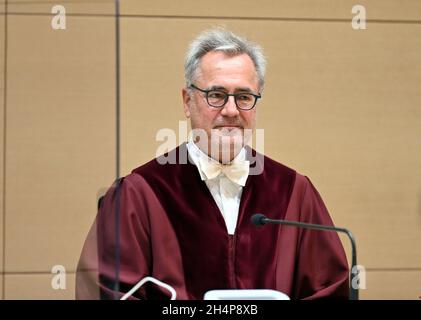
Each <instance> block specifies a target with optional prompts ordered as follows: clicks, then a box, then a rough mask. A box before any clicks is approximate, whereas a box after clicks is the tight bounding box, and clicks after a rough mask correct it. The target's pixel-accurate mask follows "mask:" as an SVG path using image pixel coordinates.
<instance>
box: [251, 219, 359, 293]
mask: <svg viewBox="0 0 421 320" xmlns="http://www.w3.org/2000/svg"><path fill="white" fill-rule="evenodd" d="M251 222H252V223H253V224H254V225H255V226H258V227H260V226H263V225H265V224H283V225H287V226H294V227H298V228H304V229H314V230H326V231H334V232H342V233H345V234H346V235H347V236H348V238H349V240H350V241H351V247H352V262H351V265H352V267H351V272H350V276H349V299H350V300H358V287H357V288H356V289H355V288H353V286H352V274H353V270H355V274H356V275H358V269H357V267H356V266H357V246H356V244H355V238H354V236H353V234H352V233H351V231H349V230H348V229H345V228H338V227H334V226H325V225H321V224H313V223H305V222H298V221H288V220H274V219H269V218H267V217H266V216H265V215H264V214H261V213H256V214H254V215H252V217H251Z"/></svg>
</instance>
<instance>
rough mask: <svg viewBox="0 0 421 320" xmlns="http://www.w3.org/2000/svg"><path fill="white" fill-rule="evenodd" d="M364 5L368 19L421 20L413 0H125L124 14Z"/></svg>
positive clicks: (305, 14) (329, 14)
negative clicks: (210, 0) (206, 0)
mask: <svg viewBox="0 0 421 320" xmlns="http://www.w3.org/2000/svg"><path fill="white" fill-rule="evenodd" d="M356 4H360V5H364V6H365V8H366V11H367V18H368V19H383V20H406V21H408V20H420V19H421V3H420V2H419V1H412V0H403V1H395V0H361V1H357V2H356V1H353V0H341V1H336V0H318V1H314V0H295V1H290V0H263V1H259V2H256V1H252V0H247V1H243V0H234V1H224V0H215V1H212V3H211V4H210V3H208V2H203V1H194V0H180V1H171V0H165V1H146V0H125V1H121V7H122V10H121V12H122V14H126V15H155V16H196V17H215V18H218V17H234V18H235V17H250V18H253V19H254V18H275V19H276V18H296V19H349V20H350V21H351V19H352V17H353V14H352V12H351V10H352V7H353V6H354V5H356Z"/></svg>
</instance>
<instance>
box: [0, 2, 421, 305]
mask: <svg viewBox="0 0 421 320" xmlns="http://www.w3.org/2000/svg"><path fill="white" fill-rule="evenodd" d="M15 2H18V1H15ZM52 3H54V4H55V2H52ZM240 3H241V5H240ZM358 3H360V4H364V5H366V8H367V15H368V18H369V19H374V21H370V20H369V22H368V29H366V30H359V31H356V30H353V29H352V28H351V18H352V14H351V8H352V6H353V5H354V4H355V2H354V1H340V2H339V1H334V0H323V1H322V0H320V1H314V0H307V1H304V0H302V1H286V0H285V1H262V2H259V5H256V2H255V1H253V2H251V1H250V2H249V4H247V3H245V2H244V1H239V0H237V1H230V2H227V1H214V2H213V5H212V6H207V5H205V4H204V3H202V2H198V1H192V0H189V1H187V0H186V1H169V0H168V1H155V2H149V1H148V2H147V3H146V2H145V1H140V0H126V1H124V0H123V1H122V7H121V13H122V14H123V15H124V16H123V17H122V18H121V64H122V65H121V90H122V91H121V94H122V96H121V141H120V142H121V158H120V160H121V174H123V175H124V174H127V173H128V172H130V170H131V169H133V168H134V167H136V166H138V165H140V164H142V163H144V162H146V161H148V160H149V159H151V158H152V157H154V156H155V151H156V148H157V147H158V145H159V143H158V142H156V141H155V135H156V132H157V131H158V130H159V129H161V128H165V127H168V128H174V129H178V121H179V120H183V119H184V117H183V113H182V104H181V95H180V89H181V87H182V86H183V77H182V67H183V56H184V53H185V49H186V46H187V44H188V42H189V41H190V40H191V39H192V38H193V37H194V36H195V35H196V34H197V33H198V32H200V31H201V30H203V29H204V28H207V27H210V26H213V25H216V24H217V25H221V24H223V25H226V26H227V27H229V28H231V29H233V30H234V31H237V32H239V33H242V34H245V35H247V36H248V37H250V38H251V39H253V40H255V41H257V42H259V43H261V44H262V45H263V47H264V48H265V51H266V53H267V57H268V62H269V64H268V74H267V85H266V88H265V91H264V93H263V100H262V101H261V103H260V104H259V105H258V108H259V109H258V128H264V129H265V151H266V153H267V154H268V155H269V156H271V157H272V158H274V159H276V160H278V161H280V162H283V163H285V164H286V165H289V166H291V167H293V168H295V169H297V170H298V171H300V172H301V173H304V174H306V175H308V176H309V177H310V178H311V179H312V181H313V183H314V184H315V185H316V187H317V188H318V190H319V191H320V193H321V194H322V196H323V198H324V200H325V202H326V204H327V206H328V208H329V209H330V212H331V214H332V216H333V219H334V221H335V223H336V224H337V225H338V226H344V227H348V228H350V229H351V230H352V231H353V232H354V234H355V236H356V238H357V242H358V251H359V252H358V257H359V263H360V264H362V265H364V266H365V267H366V268H367V271H368V272H367V276H366V278H367V289H366V290H362V291H361V297H362V298H365V299H377V298H378V299H393V298H395V299H418V298H419V296H420V295H421V251H420V250H419V248H418V246H417V244H418V243H421V231H420V230H421V166H420V164H421V139H420V138H419V137H420V136H421V108H420V107H419V106H420V105H421V91H420V90H419V87H420V84H421V66H420V65H419V57H420V56H421V10H420V9H421V2H418V1H409V0H408V1H392V0H372V1H359V2H358ZM51 6H52V5H50V4H45V3H42V4H35V3H33V4H20V3H17V4H10V5H9V11H10V12H12V13H13V14H10V15H9V16H8V26H7V29H8V41H7V53H8V59H7V79H6V80H7V105H6V119H5V121H1V124H0V126H3V123H4V122H5V123H6V130H4V129H3V128H0V132H1V133H0V147H1V152H0V178H1V183H0V185H1V186H3V181H4V182H5V186H6V190H5V191H6V192H5V193H4V194H5V199H4V200H5V212H4V213H3V212H2V211H0V212H1V213H2V214H5V218H6V219H5V222H6V224H5V231H6V234H5V243H4V244H3V245H2V246H1V248H2V249H3V248H4V249H5V258H6V261H5V270H4V271H5V278H4V281H3V282H2V283H3V284H2V285H3V286H4V289H5V298H6V299H7V298H10V299H11V298H19V297H21V298H57V299H61V298H73V297H74V295H73V283H70V282H72V281H73V280H72V279H74V273H73V272H74V270H75V266H76V262H77V259H78V255H79V252H80V249H81V245H82V243H83V240H84V237H85V235H86V232H87V230H88V228H89V226H90V224H91V222H92V219H93V217H94V215H95V207H96V198H97V194H98V193H99V192H100V190H101V189H103V188H104V187H107V186H109V185H110V184H111V183H112V181H113V179H114V176H115V106H114V101H115V83H114V58H115V56H114V50H115V47H114V45H115V43H114V40H115V38H114V19H113V17H112V16H111V15H112V12H113V5H112V2H110V1H98V3H97V4H96V3H86V4H81V3H77V2H75V3H71V2H70V3H69V4H67V5H65V6H66V9H67V13H68V14H69V15H68V17H67V29H66V30H62V31H54V30H52V29H51V27H50V17H48V16H46V15H42V14H43V13H48V12H50V10H51ZM217 8H224V10H223V12H224V14H223V17H220V11H219V10H217ZM25 13H32V14H31V15H26V14H25ZM34 13H40V14H39V15H34ZM72 14H75V15H74V16H72ZM2 19H4V15H0V26H2V25H3V23H2V21H3V20H2ZM1 28H2V27H0V30H2V29H1ZM3 36H4V32H0V42H1V43H0V59H1V60H0V66H1V67H0V71H1V70H2V68H3V61H4V59H3V55H4V52H5V50H4V47H3V44H4V39H3ZM2 75H3V72H1V75H0V98H2V94H3V89H2V88H3V86H2V81H1V80H2V77H1V76H2ZM2 103H3V99H1V100H0V106H1V107H3V104H2ZM0 114H1V115H2V116H3V111H2V110H0ZM4 133H5V134H6V148H5V149H4V147H3V138H2V135H3V134H4ZM4 151H5V155H6V157H5V159H6V166H5V167H6V172H5V175H4V176H2V171H1V170H2V168H3V165H2V161H3V156H2V154H3V152H4ZM0 188H1V187H0ZM0 190H1V189H0ZM2 208H3V206H0V210H1V209H2ZM0 226H1V224H0ZM1 230H3V228H1ZM0 235H1V231H0ZM1 239H2V237H1ZM28 240H29V241H28ZM343 240H344V244H345V246H346V248H347V251H348V252H349V246H348V243H347V240H346V239H345V238H343ZM1 244H2V243H1V240H0V245H1ZM0 262H1V260H0ZM55 264H62V265H64V266H65V267H66V269H67V270H68V272H69V277H68V289H67V290H65V291H55V290H52V289H51V287H50V286H49V282H50V281H51V275H50V273H49V272H50V270H51V267H52V266H53V265H55ZM0 283H1V282H0ZM28 288H29V290H28Z"/></svg>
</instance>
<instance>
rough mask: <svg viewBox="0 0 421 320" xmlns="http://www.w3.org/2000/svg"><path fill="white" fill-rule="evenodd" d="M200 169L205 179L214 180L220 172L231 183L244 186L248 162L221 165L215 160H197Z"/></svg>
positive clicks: (248, 168)
mask: <svg viewBox="0 0 421 320" xmlns="http://www.w3.org/2000/svg"><path fill="white" fill-rule="evenodd" d="M199 163H200V169H201V170H202V172H203V173H204V174H205V176H206V178H207V179H214V178H216V177H217V176H219V174H220V173H221V172H222V173H224V174H225V176H226V177H227V178H228V179H230V180H231V181H232V182H234V183H236V184H238V185H240V186H243V187H244V186H245V185H246V181H247V177H248V175H249V170H250V161H248V160H243V161H235V162H231V163H229V164H221V163H219V162H217V161H215V160H208V159H204V158H203V157H200V158H199Z"/></svg>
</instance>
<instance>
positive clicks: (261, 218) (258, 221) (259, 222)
mask: <svg viewBox="0 0 421 320" xmlns="http://www.w3.org/2000/svg"><path fill="white" fill-rule="evenodd" d="M265 219H266V216H265V215H264V214H261V213H255V214H253V215H252V216H251V222H252V223H253V224H254V225H255V226H263V225H264V224H265Z"/></svg>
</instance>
